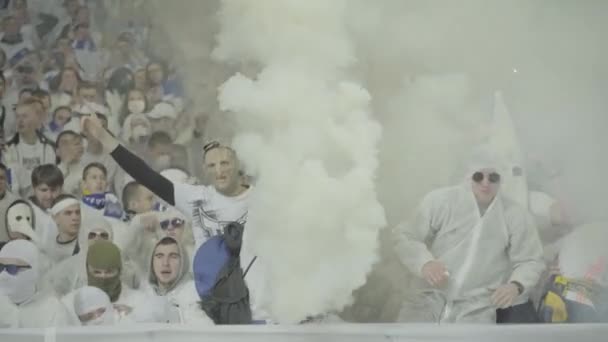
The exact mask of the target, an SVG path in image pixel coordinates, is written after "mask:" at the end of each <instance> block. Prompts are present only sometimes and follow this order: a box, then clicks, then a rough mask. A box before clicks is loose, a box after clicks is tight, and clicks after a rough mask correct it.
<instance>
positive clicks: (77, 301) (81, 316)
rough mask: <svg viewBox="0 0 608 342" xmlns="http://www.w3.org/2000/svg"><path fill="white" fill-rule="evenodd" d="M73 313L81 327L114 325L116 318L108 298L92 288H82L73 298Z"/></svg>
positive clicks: (97, 289) (100, 291)
mask: <svg viewBox="0 0 608 342" xmlns="http://www.w3.org/2000/svg"><path fill="white" fill-rule="evenodd" d="M74 312H75V313H76V315H77V316H78V320H79V321H80V324H82V325H83V326H95V325H114V324H116V323H117V316H118V315H116V313H115V312H114V306H112V302H110V297H108V295H107V294H106V293H105V292H103V291H102V290H100V289H99V288H97V287H94V286H85V287H82V288H80V289H79V290H78V292H76V295H75V296H74Z"/></svg>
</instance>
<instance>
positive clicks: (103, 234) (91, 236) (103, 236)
mask: <svg viewBox="0 0 608 342" xmlns="http://www.w3.org/2000/svg"><path fill="white" fill-rule="evenodd" d="M98 236H99V237H100V238H101V239H104V240H110V234H108V232H100V233H98V232H90V233H89V240H93V239H96V238H97V237H98Z"/></svg>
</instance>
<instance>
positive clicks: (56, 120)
mask: <svg viewBox="0 0 608 342" xmlns="http://www.w3.org/2000/svg"><path fill="white" fill-rule="evenodd" d="M71 119H72V109H71V108H70V107H67V106H59V107H57V108H55V110H54V111H53V116H52V120H51V122H50V123H49V132H48V136H49V138H50V139H53V136H54V137H55V140H57V138H58V137H59V134H60V133H61V132H63V129H64V127H65V125H66V124H67V123H68V122H69V121H70V120H71Z"/></svg>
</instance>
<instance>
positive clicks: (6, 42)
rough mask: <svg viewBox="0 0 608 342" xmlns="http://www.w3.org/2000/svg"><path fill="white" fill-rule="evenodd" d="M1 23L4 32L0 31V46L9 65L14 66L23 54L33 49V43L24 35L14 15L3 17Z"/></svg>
mask: <svg viewBox="0 0 608 342" xmlns="http://www.w3.org/2000/svg"><path fill="white" fill-rule="evenodd" d="M2 24H3V26H4V32H2V33H0V48H2V50H4V52H6V57H7V59H8V63H9V65H10V66H14V65H16V64H17V62H18V61H19V60H21V59H22V58H23V56H24V55H26V54H27V53H29V52H32V51H34V50H35V49H34V44H33V42H32V41H31V40H29V39H28V38H29V37H24V35H23V34H22V32H21V23H20V22H19V20H17V18H15V17H14V16H12V15H11V16H8V17H5V18H4V20H3V23H2Z"/></svg>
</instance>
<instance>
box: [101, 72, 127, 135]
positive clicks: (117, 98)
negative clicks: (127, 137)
mask: <svg viewBox="0 0 608 342" xmlns="http://www.w3.org/2000/svg"><path fill="white" fill-rule="evenodd" d="M131 88H133V72H131V70H129V69H128V68H125V67H121V68H118V69H116V70H114V71H112V74H111V75H110V77H109V79H108V83H107V86H106V92H105V100H106V102H107V103H108V107H110V113H112V114H113V117H112V120H111V121H112V122H113V123H112V125H110V131H111V132H113V133H114V134H118V130H119V128H120V127H122V126H120V125H122V123H123V120H124V119H123V118H120V117H119V114H122V113H123V112H124V108H125V102H126V101H127V95H128V92H129V90H130V89H131ZM114 124H115V125H119V126H118V129H115V128H114Z"/></svg>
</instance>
